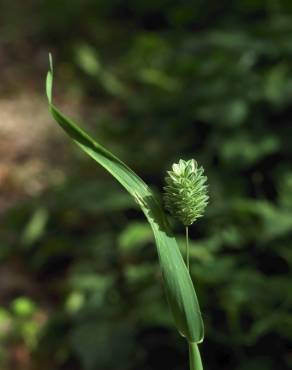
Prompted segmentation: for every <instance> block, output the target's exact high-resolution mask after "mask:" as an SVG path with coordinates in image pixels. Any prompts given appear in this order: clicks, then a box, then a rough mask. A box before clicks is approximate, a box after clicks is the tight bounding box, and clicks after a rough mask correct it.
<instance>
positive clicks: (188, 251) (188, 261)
mask: <svg viewBox="0 0 292 370" xmlns="http://www.w3.org/2000/svg"><path fill="white" fill-rule="evenodd" d="M186 252H187V257H186V263H187V268H188V271H190V246H189V228H188V226H186Z"/></svg>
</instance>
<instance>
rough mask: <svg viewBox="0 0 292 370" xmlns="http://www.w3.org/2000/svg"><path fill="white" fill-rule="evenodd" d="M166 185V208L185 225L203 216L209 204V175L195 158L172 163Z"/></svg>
mask: <svg viewBox="0 0 292 370" xmlns="http://www.w3.org/2000/svg"><path fill="white" fill-rule="evenodd" d="M167 173H168V176H167V177H166V178H165V182H166V184H167V185H166V186H165V187H164V191H165V193H164V203H165V207H166V209H167V210H168V211H169V212H170V214H172V215H173V216H174V217H175V218H177V219H178V220H179V221H181V222H182V223H183V224H184V225H185V226H190V225H191V224H192V223H193V222H194V221H196V220H197V219H198V218H200V217H202V216H203V214H204V210H205V208H206V206H207V204H208V199H209V197H208V194H207V185H206V181H207V177H206V176H204V175H203V174H204V169H203V167H198V163H197V162H196V161H195V160H194V159H190V160H188V161H184V160H182V159H180V160H179V163H175V164H173V165H172V171H167Z"/></svg>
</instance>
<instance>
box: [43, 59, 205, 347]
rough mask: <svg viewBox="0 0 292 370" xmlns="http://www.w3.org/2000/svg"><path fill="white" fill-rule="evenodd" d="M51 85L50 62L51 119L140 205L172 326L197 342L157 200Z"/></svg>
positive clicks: (179, 263) (195, 319) (198, 327)
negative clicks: (66, 110) (60, 103)
mask: <svg viewBox="0 0 292 370" xmlns="http://www.w3.org/2000/svg"><path fill="white" fill-rule="evenodd" d="M50 62H51V59H50ZM52 86H53V67H52V62H51V63H50V71H49V72H48V75H47V83H46V92H47V96H48V101H49V109H50V112H51V114H52V116H53V118H54V119H55V120H56V121H57V123H58V124H59V125H60V126H61V127H62V128H63V129H64V130H65V132H66V133H67V134H68V135H69V136H70V137H71V138H72V139H73V140H74V141H75V143H76V144H77V145H78V146H79V147H80V148H81V149H82V150H83V151H84V152H86V153H87V154H88V155H89V156H90V157H92V158H93V159H94V160H95V161H96V162H98V163H99V164H100V165H101V166H103V167H104V168H105V169H106V170H107V171H108V172H109V173H111V174H112V175H113V177H115V178H116V179H117V180H118V181H119V182H120V183H121V185H123V186H124V188H125V189H126V190H127V191H128V192H129V193H130V194H131V195H132V196H133V198H134V199H135V201H136V202H138V204H139V205H140V207H141V209H142V211H143V212H144V214H145V216H146V217H147V219H148V222H149V224H150V225H151V227H152V230H153V233H154V237H155V241H156V246H157V251H158V256H159V262H160V266H161V271H162V276H163V281H164V286H165V291H166V296H167V299H168V303H169V305H170V308H171V311H172V313H173V316H174V319H175V322H176V326H177V328H178V330H179V332H180V333H181V334H182V335H183V336H185V337H186V338H187V340H188V341H189V342H196V343H198V342H201V341H202V340H203V336H204V327H203V322H202V318H201V313H200V308H199V304H198V300H197V297H196V293H195V290H194V287H193V283H192V280H191V278H190V275H189V273H188V270H187V268H186V266H185V263H184V261H183V258H182V256H181V253H180V251H179V248H178V245H177V242H176V239H175V238H174V236H173V235H172V233H171V231H170V228H169V225H168V222H167V219H166V216H165V213H164V211H163V209H162V207H161V205H160V202H159V201H158V200H157V199H156V198H155V196H154V195H153V193H152V191H151V189H150V188H149V187H148V186H147V185H146V184H145V182H144V181H143V180H142V179H141V178H140V177H139V176H137V175H136V173H135V172H133V171H132V170H131V169H130V168H129V167H128V166H127V165H126V164H125V163H123V162H122V161H121V160H120V159H118V158H117V157H116V156H114V155H113V154H112V153H110V152H109V151H108V150H106V149H105V148H104V147H102V146H101V145H100V144H98V143H97V142H96V141H95V140H93V139H92V138H91V137H90V136H89V135H88V134H87V133H85V132H84V131H83V130H82V129H81V128H80V127H79V126H78V125H77V124H76V123H74V122H73V121H72V120H71V119H69V118H67V117H66V116H65V115H64V114H63V113H61V112H60V111H59V110H58V109H57V108H56V107H55V106H54V105H53V103H52Z"/></svg>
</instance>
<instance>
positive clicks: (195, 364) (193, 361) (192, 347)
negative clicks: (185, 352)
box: [189, 342, 203, 370]
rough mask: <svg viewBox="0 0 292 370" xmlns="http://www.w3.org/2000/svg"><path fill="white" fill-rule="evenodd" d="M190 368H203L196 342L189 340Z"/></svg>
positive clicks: (198, 369) (196, 369)
mask: <svg viewBox="0 0 292 370" xmlns="http://www.w3.org/2000/svg"><path fill="white" fill-rule="evenodd" d="M189 359H190V370H203V365H202V360H201V355H200V351H199V348H198V345H197V343H191V342H189Z"/></svg>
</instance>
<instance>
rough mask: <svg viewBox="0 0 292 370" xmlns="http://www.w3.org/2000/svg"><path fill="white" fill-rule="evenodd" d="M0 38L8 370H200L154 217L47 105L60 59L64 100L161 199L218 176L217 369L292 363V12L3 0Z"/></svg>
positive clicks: (196, 236)
mask: <svg viewBox="0 0 292 370" xmlns="http://www.w3.org/2000/svg"><path fill="white" fill-rule="evenodd" d="M0 27H1V32H0V75H1V85H0V117H1V122H0V158H1V159H0V210H1V224H0V233H1V235H0V262H1V265H0V342H1V347H0V366H1V369H2V370H12V369H13V370H17V369H21V370H34V369H38V370H39V369H42V370H69V369H70V370H81V369H82V370H134V369H140V370H158V369H159V370H161V369H169V370H182V369H186V368H187V366H188V365H187V348H186V344H185V342H184V340H183V339H182V338H181V337H180V336H179V335H178V334H177V333H176V330H175V329H174V325H173V321H172V318H171V316H170V313H169V310H168V307H167V304H166V300H165V297H164V294H163V291H162V284H161V280H160V275H159V266H158V261H157V255H156V250H155V246H154V243H153V238H152V233H151V231H150V229H149V227H148V225H147V223H146V221H145V219H144V218H143V216H142V214H141V212H140V211H139V210H138V209H137V207H136V205H135V204H134V202H133V201H132V200H131V199H130V198H129V196H128V195H127V194H126V193H125V191H124V190H122V189H121V188H120V186H119V185H118V184H117V183H116V182H115V181H114V180H113V179H112V178H111V177H110V176H109V175H107V174H106V173H105V172H104V171H103V170H102V169H101V168H99V167H98V166H97V165H96V164H95V163H94V162H93V161H92V160H90V159H88V158H87V157H86V156H85V155H84V154H83V153H81V152H80V151H79V150H78V149H77V147H75V146H73V144H72V143H71V142H70V141H69V140H68V139H67V138H66V137H65V135H64V133H63V132H62V131H61V130H60V129H59V128H58V127H57V126H56V124H55V123H54V122H53V120H52V119H51V118H50V116H49V114H48V112H47V105H46V99H45V94H44V79H45V74H46V70H47V68H48V52H49V51H51V52H52V54H53V56H54V63H55V75H56V76H55V85H56V86H55V95H56V102H57V104H58V106H60V107H62V109H63V110H64V111H65V112H67V113H68V114H69V115H70V116H72V117H75V118H77V119H79V121H81V122H84V123H83V126H84V127H85V128H87V129H88V130H89V131H90V132H91V133H92V134H93V135H94V136H95V137H96V138H97V140H98V141H99V142H101V143H102V144H103V145H105V146H106V147H107V148H109V149H110V150H112V151H113V152H114V153H115V154H117V155H118V156H119V157H120V158H121V159H123V160H124V161H125V162H126V163H128V164H129V165H130V166H131V167H132V168H133V169H134V170H135V171H137V172H138V174H139V175H141V176H142V177H143V178H144V179H145V180H146V181H147V182H148V183H149V184H150V185H151V186H153V188H154V189H156V190H157V191H161V188H162V186H163V179H164V175H165V171H166V170H167V169H168V168H169V167H170V166H171V164H172V163H173V162H175V161H177V160H178V159H179V158H184V159H189V158H196V159H197V160H198V161H199V163H200V164H202V165H203V166H204V168H205V171H206V174H207V175H208V178H209V191H210V204H209V206H208V208H207V212H206V216H205V217H204V218H203V219H201V220H199V221H198V222H196V223H195V225H194V226H193V227H192V228H191V230H190V234H191V239H192V244H191V273H192V277H193V280H194V284H195V287H196V290H197V293H198V296H199V300H200V304H201V309H202V312H203V318H204V321H205V325H206V339H205V342H204V343H203V344H202V345H201V348H202V356H203V359H204V365H205V369H206V370H213V369H214V370H215V369H226V370H228V369H230V370H231V369H232V370H270V369H281V370H286V369H291V368H292V340H291V339H292V315H291V309H292V296H291V275H292V274H291V266H292V249H291V236H292V144H291V142H292V126H291V115H292V103H291V102H292V59H291V58H292V2H291V1H290V0H286V1H285V0H282V1H280V0H269V1H264V0H237V1H221V2H218V1H214V0H208V1H193V2H191V1H186V0H184V1H170V0H155V1H153V0H150V1H149V0H139V1H134V0H132V1H120V0H103V1H93V0H71V1H59V0H51V1H37V0H26V1H20V0H14V1H11V0H10V1H7V0H1V2H0ZM173 228H174V230H175V232H176V234H177V235H178V237H179V240H181V242H182V247H183V232H184V230H183V228H182V226H181V225H179V224H176V223H175V222H173Z"/></svg>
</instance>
